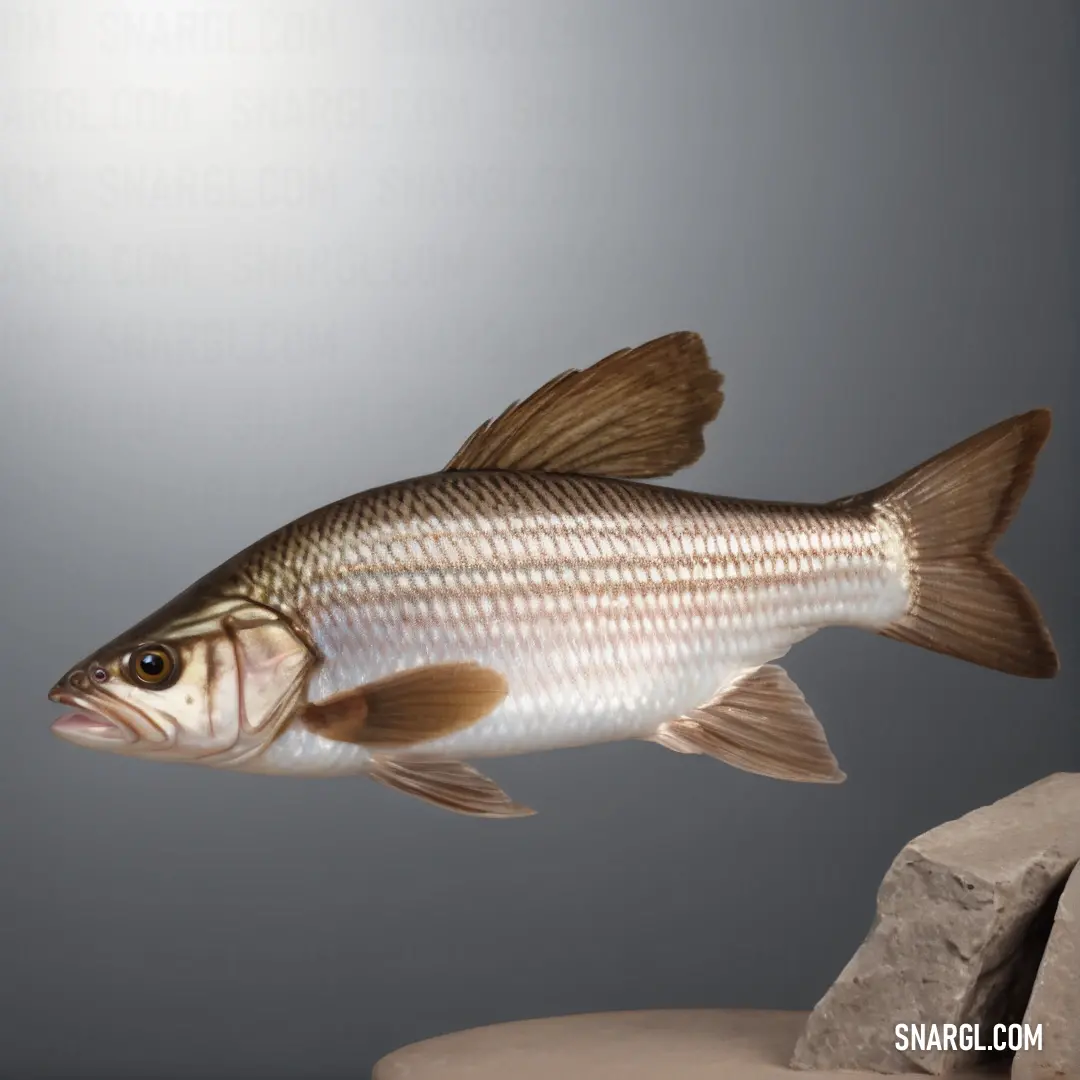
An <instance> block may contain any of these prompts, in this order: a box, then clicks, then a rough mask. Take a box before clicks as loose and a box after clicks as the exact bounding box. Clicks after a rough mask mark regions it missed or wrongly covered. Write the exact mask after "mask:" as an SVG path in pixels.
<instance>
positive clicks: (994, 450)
mask: <svg viewBox="0 0 1080 1080" xmlns="http://www.w3.org/2000/svg"><path fill="white" fill-rule="evenodd" d="M1049 434H1050V412H1049V410H1047V409H1036V410H1034V411H1033V412H1029V413H1024V414H1023V415H1022V416H1014V417H1012V418H1011V419H1009V420H1003V421H1002V422H1001V423H1000V424H995V425H994V426H993V427H991V428H987V429H986V430H985V431H981V432H979V434H977V435H973V436H972V437H971V438H970V439H966V440H965V441H964V442H962V443H959V444H958V445H957V446H954V447H952V449H950V450H946V451H944V452H943V453H941V454H938V455H937V456H936V457H934V458H931V459H930V460H929V461H927V462H925V463H924V464H922V465H919V466H917V467H916V468H914V469H912V470H911V471H910V472H908V473H905V474H904V475H903V476H901V477H899V478H898V479H896V480H894V481H893V482H892V483H890V484H886V485H885V486H884V487H881V488H879V489H878V490H877V491H874V492H871V493H868V494H867V495H864V496H863V497H862V498H863V499H866V500H869V501H871V502H873V503H874V504H875V505H876V506H877V507H879V508H881V509H883V510H885V511H886V512H888V513H890V516H892V517H893V519H894V520H896V521H897V522H898V523H899V524H900V526H901V528H902V529H903V532H904V537H905V541H906V543H907V546H908V553H909V560H910V561H909V569H910V573H911V579H912V580H911V602H910V604H909V606H908V610H907V612H906V614H904V615H903V616H901V617H900V618H899V619H897V620H896V621H895V622H894V623H893V624H892V625H891V626H890V627H889V628H888V629H886V630H884V631H882V633H884V634H885V635H886V636H888V637H891V638H896V639H897V640H899V641H907V642H910V643H911V644H913V645H920V646H922V647H923V648H924V649H932V650H934V651H935V652H940V653H946V654H947V655H950V656H956V657H959V658H960V659H961V660H969V661H971V662H972V663H975V664H981V665H982V666H983V667H988V668H994V669H995V670H997V671H1004V672H1006V673H1007V674H1010V675H1022V676H1025V677H1027V678H1033V679H1046V678H1050V677H1051V676H1053V675H1056V674H1057V671H1058V666H1059V665H1058V656H1057V652H1056V650H1055V649H1054V643H1053V641H1052V640H1051V638H1050V632H1049V631H1048V630H1047V628H1046V625H1045V624H1044V622H1043V620H1042V616H1041V615H1040V614H1039V610H1038V608H1037V607H1036V605H1035V601H1034V600H1033V599H1032V597H1031V595H1030V593H1029V592H1028V591H1027V589H1025V588H1024V586H1023V585H1022V584H1021V583H1020V581H1019V580H1017V578H1015V577H1014V576H1013V575H1012V574H1011V573H1010V572H1009V571H1008V570H1007V569H1006V568H1005V567H1004V566H1003V565H1002V564H1001V563H1000V562H999V561H998V560H997V559H996V558H995V557H994V556H993V554H992V551H993V546H994V542H995V541H996V540H997V539H998V537H1000V536H1001V535H1002V533H1004V532H1005V530H1006V529H1007V528H1008V526H1009V523H1010V522H1011V521H1012V519H1013V516H1014V515H1015V514H1016V511H1017V509H1018V508H1019V506H1020V501H1021V499H1022V498H1023V497H1024V492H1025V491H1026V490H1027V487H1028V484H1029V482H1030V481H1031V477H1032V475H1033V473H1034V471H1035V459H1036V458H1037V457H1038V455H1039V451H1040V450H1041V449H1042V447H1043V443H1045V442H1046V438H1047V436H1048V435H1049Z"/></svg>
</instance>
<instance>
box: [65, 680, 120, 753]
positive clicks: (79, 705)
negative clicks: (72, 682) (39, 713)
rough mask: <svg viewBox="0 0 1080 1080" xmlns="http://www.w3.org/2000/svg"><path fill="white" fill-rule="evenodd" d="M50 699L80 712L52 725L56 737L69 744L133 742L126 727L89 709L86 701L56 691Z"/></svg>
mask: <svg viewBox="0 0 1080 1080" xmlns="http://www.w3.org/2000/svg"><path fill="white" fill-rule="evenodd" d="M49 697H50V699H51V700H53V701H55V702H56V703H57V704H59V705H71V706H74V707H75V708H76V709H78V710H79V711H78V712H71V713H65V715H63V716H61V717H60V719H58V720H54V721H53V724H52V730H53V734H54V735H59V736H60V737H61V738H62V739H67V740H68V741H69V742H78V743H96V742H101V741H103V740H107V741H115V742H130V741H131V739H132V735H131V733H130V732H129V731H128V730H127V729H126V727H124V725H122V724H119V723H117V722H116V721H115V720H112V719H110V718H109V717H108V716H105V715H104V714H102V713H99V712H97V711H95V710H94V709H91V708H88V707H87V704H86V702H85V701H82V700H80V699H79V698H77V697H75V696H74V695H73V694H66V693H63V692H61V691H54V692H53V693H51V694H50V695H49Z"/></svg>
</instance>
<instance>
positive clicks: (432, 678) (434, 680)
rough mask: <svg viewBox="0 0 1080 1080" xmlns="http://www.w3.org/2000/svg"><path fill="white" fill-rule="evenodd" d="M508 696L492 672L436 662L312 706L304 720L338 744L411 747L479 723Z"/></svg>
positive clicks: (486, 669)
mask: <svg viewBox="0 0 1080 1080" xmlns="http://www.w3.org/2000/svg"><path fill="white" fill-rule="evenodd" d="M506 692H507V686H506V680H505V679H504V678H503V677H502V675H500V674H499V673H498V672H497V671H492V670H491V668H485V667H481V666H480V665H479V664H433V665H431V666H429V667H421V668H412V669H410V670H409V671H402V672H400V673H398V674H396V675H390V676H389V677H387V678H385V679H379V680H378V681H377V682H373V683H369V684H368V685H367V686H360V687H357V688H356V689H355V690H347V691H345V692H344V693H341V694H334V695H333V696H332V697H329V698H326V699H324V700H323V701H319V702H315V703H314V704H311V705H308V706H307V708H306V709H305V710H304V722H305V723H306V724H307V726H308V727H309V728H310V729H311V730H312V731H314V732H316V733H317V734H319V735H322V736H323V737H324V738H327V739H336V740H337V741H339V742H351V743H359V744H360V745H362V746H384V745H395V746H413V745H415V744H416V743H421V742H426V741H427V740H428V739H437V738H439V737H440V736H442V735H449V734H450V733H451V732H454V731H460V730H461V729H462V728H466V727H469V726H470V725H471V724H475V723H476V721H477V720H481V719H483V718H484V717H485V716H487V715H488V713H490V712H492V711H493V710H494V709H495V708H496V707H497V706H498V705H499V704H500V703H501V702H502V700H503V698H505V697H506Z"/></svg>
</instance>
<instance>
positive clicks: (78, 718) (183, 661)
mask: <svg viewBox="0 0 1080 1080" xmlns="http://www.w3.org/2000/svg"><path fill="white" fill-rule="evenodd" d="M155 647H164V649H167V650H168V651H169V652H170V653H171V654H172V655H173V656H174V657H175V662H176V666H177V670H176V674H175V675H174V676H173V677H172V678H171V679H170V680H169V681H168V682H167V684H166V685H162V686H154V685H152V684H147V683H145V682H141V681H140V680H139V678H138V673H137V670H135V669H134V665H133V663H132V661H133V658H137V657H138V655H139V654H140V653H141V652H143V651H145V650H147V649H148V648H155ZM314 659H315V658H314V655H313V654H312V652H311V651H310V650H309V649H308V647H307V646H306V645H305V644H304V643H303V642H302V641H301V640H300V639H299V638H298V637H297V635H296V634H295V633H294V631H293V630H292V628H291V626H290V625H289V623H288V622H287V621H286V620H285V619H284V618H283V617H282V616H281V615H279V614H278V613H277V612H275V611H272V610H271V609H269V608H265V607H262V606H261V605H259V604H253V603H251V602H249V601H246V600H239V599H229V600H219V601H210V602H208V603H206V604H204V605H202V606H200V607H199V608H198V609H197V610H194V611H191V612H188V613H185V614H181V615H178V616H175V617H173V618H166V619H161V620H160V621H154V620H153V619H151V620H147V621H146V622H143V623H140V624H139V626H138V627H136V628H135V629H134V630H133V631H131V632H129V633H128V634H126V635H123V637H122V638H119V639H117V640H116V641H115V642H113V643H110V645H108V646H106V647H105V648H104V649H102V650H100V651H99V652H98V653H96V654H95V655H94V656H93V657H92V658H91V659H89V660H87V661H85V662H84V663H82V664H80V665H78V666H76V667H75V668H73V669H72V670H71V671H70V672H68V674H67V675H66V676H65V677H64V678H63V679H62V680H61V681H60V682H59V683H57V685H56V687H54V689H53V692H52V693H51V694H50V697H51V698H52V699H53V700H54V701H59V702H61V703H63V704H67V705H71V706H74V707H75V708H77V709H79V710H82V711H81V712H79V713H75V714H72V715H70V716H68V717H65V718H63V719H62V720H60V721H57V723H56V724H55V725H54V728H53V729H54V731H55V732H56V733H57V734H58V735H60V736H61V737H63V738H66V739H68V740H69V741H71V742H75V743H78V744H79V745H82V746H88V747H92V748H94V749H103V750H111V751H115V752H119V753H126V754H134V755H139V756H153V757H157V758H160V759H166V760H174V761H199V762H200V763H202V764H206V765H217V766H225V765H229V766H234V765H236V764H238V763H240V762H242V761H245V760H247V759H248V758H249V757H252V756H254V755H256V754H258V753H259V752H260V751H261V750H262V749H264V748H265V747H266V746H267V745H269V743H270V741H272V739H273V738H274V736H275V735H276V734H277V733H278V732H279V731H280V730H281V728H282V727H283V726H284V725H285V724H286V723H287V722H288V720H289V719H290V718H291V716H292V715H293V714H294V713H295V711H296V709H297V708H298V707H299V705H300V704H301V701H302V698H303V691H304V686H305V682H306V676H307V673H308V672H309V670H310V669H311V666H312V664H313V663H314ZM102 672H104V673H105V675H106V676H107V677H103V676H102V675H101V673H102ZM87 714H89V715H87ZM103 719H104V721H106V722H107V723H103V722H102V720H103Z"/></svg>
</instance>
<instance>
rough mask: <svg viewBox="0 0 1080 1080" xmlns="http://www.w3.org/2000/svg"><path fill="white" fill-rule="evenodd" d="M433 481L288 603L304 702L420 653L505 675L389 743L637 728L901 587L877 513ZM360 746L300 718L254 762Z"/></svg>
mask: <svg viewBox="0 0 1080 1080" xmlns="http://www.w3.org/2000/svg"><path fill="white" fill-rule="evenodd" d="M426 483H429V484H430V485H432V491H435V490H436V488H435V485H437V484H442V485H444V487H440V488H438V489H437V490H438V493H439V495H438V500H436V507H435V510H429V509H428V508H427V507H428V504H427V503H425V502H424V501H423V499H424V498H427V496H426V495H424V494H423V492H421V493H420V494H416V493H415V492H414V493H413V494H411V495H410V498H414V499H415V503H414V504H413V503H411V504H409V507H408V511H409V512H408V514H405V513H404V512H402V513H401V514H398V515H397V516H393V515H389V512H388V511H383V512H381V516H380V514H377V513H375V511H374V510H373V511H372V512H371V523H370V524H369V525H365V526H364V528H365V530H366V531H365V532H361V534H360V538H359V539H358V540H356V541H354V542H351V546H350V547H348V548H347V549H345V550H341V549H328V550H327V553H326V555H325V556H322V557H324V558H325V559H326V560H327V561H328V563H330V564H331V566H332V568H333V570H334V572H333V574H328V575H327V576H326V577H322V578H319V579H318V580H316V581H314V582H313V583H312V584H311V585H310V587H309V588H308V590H307V591H306V592H305V594H304V596H303V597H302V598H301V603H300V604H299V607H300V610H301V614H302V615H303V616H304V618H305V619H306V623H307V627H308V630H309V632H310V635H311V637H312V639H313V642H314V644H315V646H316V648H317V649H318V651H319V653H320V655H321V663H320V665H319V667H318V668H317V669H316V671H315V673H314V675H313V676H312V679H311V683H310V685H309V689H308V699H309V700H310V701H319V700H323V699H325V698H327V697H330V696H331V695H334V694H338V693H341V692H343V691H349V690H354V689H356V688H358V687H362V686H364V685H365V684H368V683H371V682H373V681H375V680H377V679H380V678H383V677H385V676H387V675H391V674H396V673H399V672H402V671H406V670H409V669H412V668H418V667H423V666H426V665H431V664H441V663H449V662H468V663H476V664H481V665H484V666H487V667H490V668H493V669H494V670H496V671H498V672H500V673H501V674H502V675H503V676H504V677H505V678H506V680H507V682H508V687H509V692H508V695H507V697H506V698H505V699H504V701H503V702H502V703H501V704H500V706H499V707H498V708H497V709H495V710H494V711H493V712H492V713H491V714H490V715H488V716H487V717H485V718H483V719H482V720H480V721H478V722H477V723H475V724H473V725H472V726H471V727H469V728H467V729H465V730H462V731H458V732H454V733H452V734H450V735H447V736H445V737H441V738H437V739H434V740H431V741H429V742H426V743H423V744H422V745H419V746H416V747H412V748H408V749H399V750H394V751H389V750H382V749H381V750H380V753H386V754H392V756H395V757H402V758H403V757H407V756H410V755H414V756H424V757H440V758H447V759H467V758H483V757H499V756H505V755H510V754H521V753H529V752H532V751H538V750H547V749H554V748H558V747H569V746H580V745H585V744H589V743H599V742H610V741H615V740H621V739H636V738H648V737H649V736H651V735H652V734H653V733H655V731H656V729H657V728H658V727H659V725H660V724H661V723H663V722H664V721H665V720H670V719H673V718H675V717H677V716H680V715H682V714H684V713H686V712H687V711H688V710H691V709H693V708H695V707H697V706H699V705H703V704H705V703H706V702H707V701H709V700H711V699H712V698H714V697H715V696H716V695H717V694H718V693H719V692H720V691H721V690H722V689H723V688H724V687H725V686H727V685H728V684H729V683H730V682H731V681H732V680H733V679H735V678H736V677H737V676H738V675H740V674H741V673H743V672H746V671H748V670H753V669H754V668H757V667H759V666H761V665H762V664H764V663H767V662H769V661H771V660H774V659H776V658H778V657H780V656H782V655H783V654H784V653H785V652H787V650H788V649H789V648H790V647H791V646H792V645H793V644H795V643H796V642H798V641H800V640H802V639H803V638H805V637H807V636H808V635H810V634H812V633H814V632H815V631H816V630H818V629H821V628H822V627H825V626H830V625H854V626H862V627H866V628H868V629H881V628H884V627H885V626H887V625H888V624H889V623H891V622H892V621H893V620H895V619H896V618H897V617H899V616H900V615H901V614H903V612H904V611H905V610H906V608H907V605H908V602H909V594H908V576H907V575H908V571H907V561H906V555H905V551H904V545H903V537H902V535H901V533H900V531H899V528H898V527H897V526H895V525H893V524H892V523H891V522H890V521H889V520H886V519H884V518H883V517H880V516H878V515H877V514H874V513H870V514H867V513H866V512H860V513H854V512H847V511H844V510H842V509H834V508H830V507H821V508H818V507H784V506H773V505H767V504H749V503H733V502H728V501H724V500H716V499H710V498H709V497H706V496H697V495H692V494H687V493H678V492H667V491H664V490H663V489H655V488H640V487H639V488H632V487H626V486H620V485H618V484H615V483H613V482H608V481H600V480H595V481H594V480H591V479H583V478H573V477H566V478H560V477H543V476H541V477H533V476H530V475H529V474H514V475H511V476H508V477H499V476H484V475H477V476H469V475H468V474H462V475H460V476H458V477H451V478H450V479H446V478H443V479H439V480H432V481H426ZM450 484H452V485H454V486H453V487H446V486H445V485H450ZM563 489H565V490H563ZM426 490H427V489H425V491H426ZM387 498H389V496H387ZM395 498H397V496H395ZM431 498H432V499H433V500H434V499H435V496H434V495H432V496H431ZM398 501H400V499H399V500H398ZM575 506H577V507H584V510H582V509H577V510H575V509H572V508H573V507H575ZM376 509H377V508H376ZM495 509H497V511H498V512H497V513H495V512H494V510H495ZM365 520H366V519H365ZM369 760H370V755H369V753H368V751H367V750H366V749H365V748H363V747H361V746H355V745H347V744H343V743H337V742H333V741H331V740H326V739H323V738H321V737H318V736H315V735H313V734H311V733H310V732H308V731H306V730H305V729H303V728H302V727H301V726H300V725H299V724H298V723H294V725H293V726H292V727H291V728H290V729H289V730H288V731H286V732H285V733H284V734H283V735H282V736H281V737H280V738H278V739H277V740H276V741H275V742H274V743H273V744H272V745H271V746H270V748H269V749H268V750H267V752H266V754H265V755H264V761H263V762H262V764H261V766H260V767H265V768H267V769H269V770H273V771H293V772H311V773H334V772H357V771H363V768H364V767H365V765H366V763H367V762H368V761H369Z"/></svg>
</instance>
